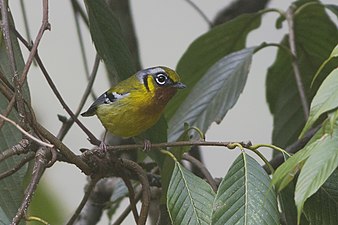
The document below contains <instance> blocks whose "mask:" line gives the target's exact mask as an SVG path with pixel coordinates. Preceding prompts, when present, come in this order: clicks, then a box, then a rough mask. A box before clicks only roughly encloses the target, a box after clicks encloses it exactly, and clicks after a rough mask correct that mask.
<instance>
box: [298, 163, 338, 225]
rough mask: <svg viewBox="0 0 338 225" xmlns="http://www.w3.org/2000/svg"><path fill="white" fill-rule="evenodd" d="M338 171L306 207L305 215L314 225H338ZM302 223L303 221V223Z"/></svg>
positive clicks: (312, 197) (310, 199)
mask: <svg viewBox="0 0 338 225" xmlns="http://www.w3.org/2000/svg"><path fill="white" fill-rule="evenodd" d="M337 184H338V169H336V170H335V171H334V172H333V174H332V175H331V176H330V177H329V179H327V181H326V182H325V183H324V184H323V186H321V187H320V188H319V190H318V191H317V192H316V193H315V194H314V195H313V196H311V197H310V198H309V199H308V200H307V201H306V203H305V205H304V214H305V216H306V218H307V219H308V220H309V221H310V222H311V224H312V225H336V224H338V186H337ZM301 222H302V221H301Z"/></svg>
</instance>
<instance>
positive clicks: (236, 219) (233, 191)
mask: <svg viewBox="0 0 338 225" xmlns="http://www.w3.org/2000/svg"><path fill="white" fill-rule="evenodd" d="M212 224H214V225H227V224H229V225H233V224H238V225H240V224H243V225H246V224H252V225H253V224H257V225H264V224H266V225H274V224H276V225H279V212H278V207H277V198H276V194H275V191H274V190H273V189H272V186H271V185H270V178H269V176H268V175H267V174H266V172H265V171H264V170H263V169H262V167H261V166H260V165H259V163H257V162H256V161H255V160H254V159H253V158H251V157H250V156H249V155H247V154H246V153H244V152H243V153H242V154H241V155H240V156H239V157H237V159H236V160H235V162H234V163H233V164H232V166H231V167H230V169H229V172H228V174H227V175H226V176H225V177H224V179H223V180H222V182H221V184H220V186H219V188H218V191H217V195H216V198H215V201H214V211H213V215H212Z"/></svg>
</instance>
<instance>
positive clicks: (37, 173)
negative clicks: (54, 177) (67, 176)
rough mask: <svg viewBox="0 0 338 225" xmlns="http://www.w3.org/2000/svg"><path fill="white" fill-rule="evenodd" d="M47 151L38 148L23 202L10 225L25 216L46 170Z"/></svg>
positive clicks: (15, 223) (17, 222)
mask: <svg viewBox="0 0 338 225" xmlns="http://www.w3.org/2000/svg"><path fill="white" fill-rule="evenodd" d="M47 155H48V149H47V148H40V149H39V150H38V151H37V152H36V156H35V163H34V168H33V173H32V179H31V182H30V183H29V185H28V187H27V188H26V191H25V194H24V198H23V199H24V200H23V202H22V203H21V206H20V208H19V209H18V212H17V214H16V215H15V217H14V218H13V220H12V223H11V225H17V224H19V222H20V220H21V219H22V217H23V216H25V215H26V212H27V209H28V206H29V204H30V202H31V200H32V197H33V194H34V192H35V190H36V188H37V185H38V183H39V181H40V179H41V177H42V174H43V173H44V171H45V169H46V165H47V163H48V161H49V160H48V158H49V157H48V156H47Z"/></svg>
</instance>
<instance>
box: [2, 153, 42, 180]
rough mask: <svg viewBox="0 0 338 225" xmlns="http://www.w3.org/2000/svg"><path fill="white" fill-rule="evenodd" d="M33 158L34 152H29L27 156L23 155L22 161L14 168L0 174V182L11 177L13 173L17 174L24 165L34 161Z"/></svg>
mask: <svg viewBox="0 0 338 225" xmlns="http://www.w3.org/2000/svg"><path fill="white" fill-rule="evenodd" d="M34 157H35V152H29V153H28V154H27V155H25V156H24V157H23V159H22V160H21V161H20V162H19V163H18V164H17V165H16V166H14V167H12V168H11V169H9V170H7V171H5V172H3V173H0V180H1V179H3V178H5V177H8V176H11V175H12V174H13V173H15V172H17V171H18V170H19V169H20V168H21V167H23V166H24V165H25V164H26V163H28V162H29V161H31V160H32V159H34Z"/></svg>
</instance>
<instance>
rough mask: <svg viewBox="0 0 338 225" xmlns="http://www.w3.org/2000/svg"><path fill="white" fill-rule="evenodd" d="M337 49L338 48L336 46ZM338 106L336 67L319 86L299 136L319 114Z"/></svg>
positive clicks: (337, 71) (337, 72) (337, 74)
mask: <svg viewBox="0 0 338 225" xmlns="http://www.w3.org/2000/svg"><path fill="white" fill-rule="evenodd" d="M337 50H338V48H337ZM337 107H338V69H335V70H333V71H332V72H331V73H330V74H329V75H328V76H327V77H326V79H325V80H324V82H323V83H322V85H321V86H320V87H319V89H318V91H317V93H316V95H315V96H314V98H313V100H312V102H311V108H310V115H309V118H308V121H307V122H306V124H305V126H304V129H303V131H302V133H301V134H300V137H302V136H303V135H304V134H305V133H306V131H308V130H309V129H310V128H311V126H312V125H313V124H314V122H316V121H317V119H318V118H319V116H321V115H322V114H323V113H325V112H328V111H330V110H333V109H335V108H337Z"/></svg>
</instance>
